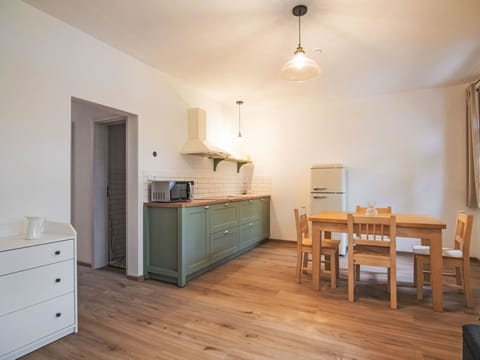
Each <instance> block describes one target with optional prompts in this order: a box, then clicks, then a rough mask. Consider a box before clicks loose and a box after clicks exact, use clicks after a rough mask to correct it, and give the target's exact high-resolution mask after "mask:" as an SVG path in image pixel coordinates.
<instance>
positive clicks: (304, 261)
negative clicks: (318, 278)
mask: <svg viewBox="0 0 480 360" xmlns="http://www.w3.org/2000/svg"><path fill="white" fill-rule="evenodd" d="M307 269H308V253H307V252H306V253H303V273H304V274H306V273H307Z"/></svg>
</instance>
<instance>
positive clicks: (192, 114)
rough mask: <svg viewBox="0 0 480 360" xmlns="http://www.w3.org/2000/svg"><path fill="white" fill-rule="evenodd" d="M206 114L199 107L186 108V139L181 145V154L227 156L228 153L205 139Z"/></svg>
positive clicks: (210, 156) (213, 156) (211, 156)
mask: <svg viewBox="0 0 480 360" xmlns="http://www.w3.org/2000/svg"><path fill="white" fill-rule="evenodd" d="M206 138H207V114H206V112H205V110H203V109H200V108H190V109H188V140H187V142H186V143H185V145H183V148H182V151H181V153H182V154H185V155H199V156H207V157H209V158H223V159H224V158H227V157H229V156H230V154H229V153H228V152H227V151H225V150H223V149H220V148H218V147H216V146H213V145H210V144H209V143H208V142H207V140H206Z"/></svg>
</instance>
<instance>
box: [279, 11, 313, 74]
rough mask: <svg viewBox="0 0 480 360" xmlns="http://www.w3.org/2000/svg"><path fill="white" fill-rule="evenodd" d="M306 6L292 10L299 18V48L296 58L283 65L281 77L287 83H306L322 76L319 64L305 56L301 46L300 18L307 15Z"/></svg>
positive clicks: (295, 53)
mask: <svg viewBox="0 0 480 360" xmlns="http://www.w3.org/2000/svg"><path fill="white" fill-rule="evenodd" d="M307 9H308V8H307V7H306V6H305V5H297V6H295V7H294V8H293V9H292V14H293V15H294V16H297V17H298V46H297V50H295V52H294V53H293V54H294V56H293V58H292V59H291V60H289V61H288V62H287V63H286V64H285V65H283V68H282V72H281V77H282V79H283V80H287V81H305V80H310V79H313V78H314V77H317V76H318V75H320V67H319V66H318V64H317V63H316V62H315V61H314V60H312V59H310V58H308V57H307V56H306V55H305V50H303V47H302V44H301V31H300V30H301V28H300V18H301V17H302V16H303V15H305V14H306V13H307Z"/></svg>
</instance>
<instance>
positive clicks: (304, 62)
mask: <svg viewBox="0 0 480 360" xmlns="http://www.w3.org/2000/svg"><path fill="white" fill-rule="evenodd" d="M320 72H321V71H320V67H319V66H318V64H317V63H316V62H315V61H314V60H312V59H310V58H309V57H307V56H306V55H305V51H304V50H303V49H302V47H301V46H299V47H298V48H297V51H295V53H294V56H293V58H292V59H291V60H289V61H287V63H286V64H285V65H283V68H282V72H281V77H282V80H287V81H305V80H310V79H313V78H314V77H317V76H318V75H320Z"/></svg>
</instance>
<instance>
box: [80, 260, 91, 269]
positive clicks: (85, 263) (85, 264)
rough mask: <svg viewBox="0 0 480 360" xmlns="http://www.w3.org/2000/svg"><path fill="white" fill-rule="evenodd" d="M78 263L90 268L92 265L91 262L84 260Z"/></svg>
mask: <svg viewBox="0 0 480 360" xmlns="http://www.w3.org/2000/svg"><path fill="white" fill-rule="evenodd" d="M77 265H80V266H88V267H89V268H91V267H92V264H89V263H87V262H83V261H77Z"/></svg>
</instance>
